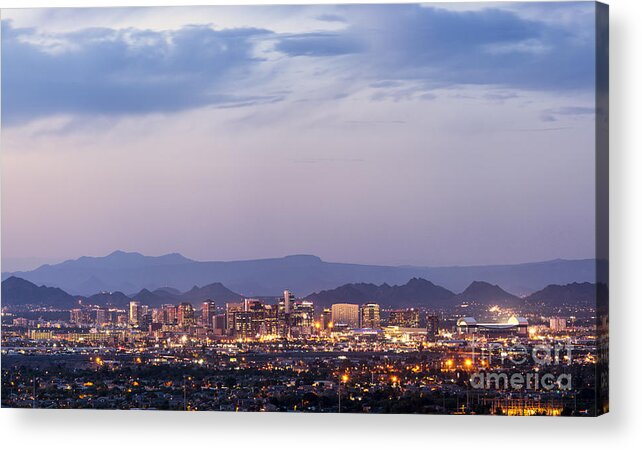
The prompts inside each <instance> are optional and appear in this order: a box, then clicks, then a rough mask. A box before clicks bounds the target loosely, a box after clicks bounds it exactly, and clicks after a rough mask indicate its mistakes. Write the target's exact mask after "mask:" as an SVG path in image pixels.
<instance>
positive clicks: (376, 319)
mask: <svg viewBox="0 0 642 450" xmlns="http://www.w3.org/2000/svg"><path fill="white" fill-rule="evenodd" d="M361 328H374V329H379V328H381V314H380V308H379V305H378V304H376V303H366V304H365V305H362V306H361Z"/></svg>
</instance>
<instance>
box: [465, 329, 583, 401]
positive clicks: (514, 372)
mask: <svg viewBox="0 0 642 450" xmlns="http://www.w3.org/2000/svg"><path fill="white" fill-rule="evenodd" d="M478 348H480V347H478ZM480 350H481V354H480V358H481V360H482V361H484V364H483V366H485V367H492V364H493V363H494V362H495V363H496V362H497V361H498V359H499V361H500V363H501V364H500V366H501V367H502V368H505V369H506V371H501V370H500V371H493V372H486V371H479V372H475V373H473V374H472V375H471V377H470V384H471V387H473V388H474V389H497V390H522V389H526V390H540V389H543V390H548V391H550V390H565V391H566V390H571V389H572V376H571V374H570V373H566V372H564V371H563V370H560V369H563V367H567V366H570V364H571V362H572V359H573V358H572V352H573V344H572V343H571V342H570V341H567V342H556V343H555V344H552V345H545V344H540V345H535V346H532V347H527V346H525V345H522V344H516V345H513V346H511V347H504V346H502V345H501V344H498V343H488V345H486V346H485V347H481V348H480ZM475 356H476V355H475V346H473V359H474V358H475ZM520 367H521V368H525V367H529V368H530V369H531V370H526V371H524V370H519V368H520ZM509 369H510V370H509ZM552 369H555V370H552ZM553 372H555V373H553Z"/></svg>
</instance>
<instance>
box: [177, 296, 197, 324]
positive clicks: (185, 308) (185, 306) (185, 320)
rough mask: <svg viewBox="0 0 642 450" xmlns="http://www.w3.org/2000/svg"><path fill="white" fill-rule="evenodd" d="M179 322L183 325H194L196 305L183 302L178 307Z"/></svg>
mask: <svg viewBox="0 0 642 450" xmlns="http://www.w3.org/2000/svg"><path fill="white" fill-rule="evenodd" d="M176 316H177V319H178V324H179V325H180V326H181V327H189V326H190V325H194V307H193V306H192V304H191V303H187V302H183V303H181V304H180V305H178V308H176Z"/></svg>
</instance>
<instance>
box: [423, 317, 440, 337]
mask: <svg viewBox="0 0 642 450" xmlns="http://www.w3.org/2000/svg"><path fill="white" fill-rule="evenodd" d="M438 334H439V317H438V316H437V315H436V314H426V339H427V340H428V341H431V342H434V341H435V339H436V338H437V335H438Z"/></svg>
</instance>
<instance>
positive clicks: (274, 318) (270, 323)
mask: <svg viewBox="0 0 642 450" xmlns="http://www.w3.org/2000/svg"><path fill="white" fill-rule="evenodd" d="M263 324H264V327H265V333H264V335H269V336H276V335H278V333H279V325H278V324H279V322H278V307H277V305H265V320H264V322H263Z"/></svg>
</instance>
